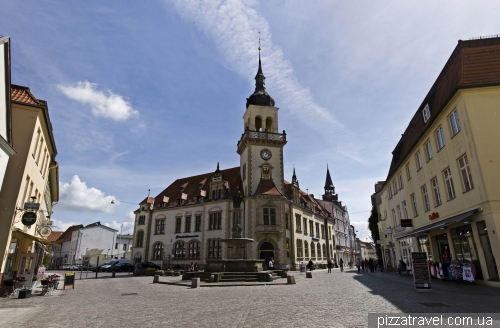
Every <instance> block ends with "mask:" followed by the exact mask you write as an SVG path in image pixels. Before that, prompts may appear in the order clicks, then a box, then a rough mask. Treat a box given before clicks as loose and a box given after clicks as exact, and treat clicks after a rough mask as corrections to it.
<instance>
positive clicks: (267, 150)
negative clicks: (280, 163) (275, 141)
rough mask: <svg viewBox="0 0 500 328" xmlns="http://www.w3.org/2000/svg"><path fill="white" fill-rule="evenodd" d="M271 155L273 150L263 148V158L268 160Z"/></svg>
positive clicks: (261, 152) (261, 155) (261, 154)
mask: <svg viewBox="0 0 500 328" xmlns="http://www.w3.org/2000/svg"><path fill="white" fill-rule="evenodd" d="M271 156H272V154H271V151H270V150H269V149H262V150H261V151H260V157H262V159H264V160H266V161H267V160H268V159H270V158H271Z"/></svg>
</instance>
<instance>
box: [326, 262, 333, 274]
mask: <svg viewBox="0 0 500 328" xmlns="http://www.w3.org/2000/svg"><path fill="white" fill-rule="evenodd" d="M326 265H327V266H328V273H332V267H333V263H332V260H328V262H327V264H326Z"/></svg>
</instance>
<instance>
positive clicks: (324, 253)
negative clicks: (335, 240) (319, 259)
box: [323, 244, 326, 259]
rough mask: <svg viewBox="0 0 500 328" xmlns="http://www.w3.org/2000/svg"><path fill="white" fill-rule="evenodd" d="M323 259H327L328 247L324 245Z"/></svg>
mask: <svg viewBox="0 0 500 328" xmlns="http://www.w3.org/2000/svg"><path fill="white" fill-rule="evenodd" d="M323 259H326V245H325V244H323Z"/></svg>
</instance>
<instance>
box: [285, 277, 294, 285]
mask: <svg viewBox="0 0 500 328" xmlns="http://www.w3.org/2000/svg"><path fill="white" fill-rule="evenodd" d="M286 283H287V284H289V285H295V277H294V276H287V277H286Z"/></svg>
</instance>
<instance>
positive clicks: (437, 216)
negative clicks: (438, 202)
mask: <svg viewBox="0 0 500 328" xmlns="http://www.w3.org/2000/svg"><path fill="white" fill-rule="evenodd" d="M434 219H439V213H438V212H434V213H432V214H429V220H434Z"/></svg>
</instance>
